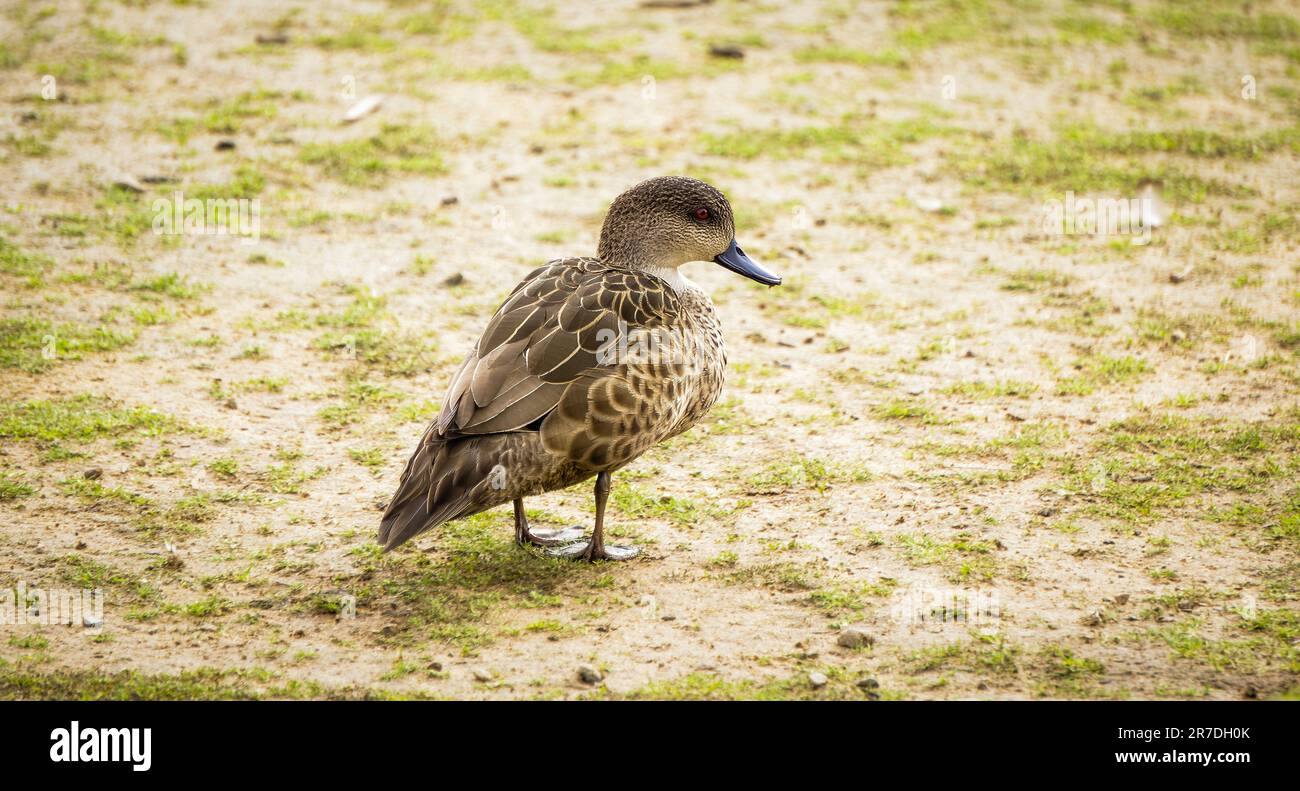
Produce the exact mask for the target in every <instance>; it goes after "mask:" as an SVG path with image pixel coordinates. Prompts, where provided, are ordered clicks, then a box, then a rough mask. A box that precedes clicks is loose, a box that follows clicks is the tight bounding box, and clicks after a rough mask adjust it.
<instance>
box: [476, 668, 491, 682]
mask: <svg viewBox="0 0 1300 791" xmlns="http://www.w3.org/2000/svg"><path fill="white" fill-rule="evenodd" d="M474 680H475V681H483V682H488V681H491V680H492V674H491V673H489V672H488V671H486V670H483V669H482V668H480V669H478V670H475V671H474Z"/></svg>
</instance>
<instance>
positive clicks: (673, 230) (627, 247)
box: [599, 176, 781, 286]
mask: <svg viewBox="0 0 1300 791" xmlns="http://www.w3.org/2000/svg"><path fill="white" fill-rule="evenodd" d="M599 253H600V257H601V259H602V260H605V261H610V262H612V263H616V264H622V265H624V266H635V267H639V268H646V269H651V270H656V269H658V270H675V269H676V268H677V267H679V266H681V265H682V264H685V263H687V262H688V261H715V262H717V263H719V264H721V265H722V266H724V267H726V268H727V269H730V270H731V271H733V272H735V273H737V274H741V275H744V276H745V277H747V278H749V279H750V280H756V281H758V282H759V283H762V284H764V285H767V286H777V285H780V284H781V278H780V277H779V276H778V275H774V274H772V273H771V272H769V271H767V270H766V269H764V268H763V267H761V266H759V265H758V264H757V263H755V262H754V261H753V260H752V259H751V258H750V257H749V256H747V255H745V251H744V250H741V249H740V246H739V245H737V244H736V221H735V218H734V217H733V216H732V213H731V204H729V203H727V199H726V197H724V196H723V194H722V193H721V192H718V191H717V190H716V189H714V188H713V187H710V186H709V185H708V184H705V183H704V182H703V181H698V180H696V179H691V178H685V177H683V176H662V177H660V178H653V179H650V180H649V181H643V182H641V183H640V184H638V185H636V186H635V187H633V188H631V189H630V190H628V191H627V192H624V193H623V194H622V195H619V196H618V198H616V199H615V200H614V203H613V204H611V205H610V207H609V214H607V215H606V216H605V224H604V226H603V227H602V228H601V230H600V250H599Z"/></svg>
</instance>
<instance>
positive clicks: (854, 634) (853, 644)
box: [835, 626, 876, 648]
mask: <svg viewBox="0 0 1300 791" xmlns="http://www.w3.org/2000/svg"><path fill="white" fill-rule="evenodd" d="M835 642H836V643H838V644H839V645H841V646H843V647H845V648H862V647H863V646H869V645H871V644H873V643H875V642H876V638H874V637H872V636H871V635H870V634H868V633H867V631H866V630H865V629H859V628H857V627H855V626H850V627H849V628H847V629H845V630H844V631H842V632H840V636H839V637H838V638H837V639H836V640H835Z"/></svg>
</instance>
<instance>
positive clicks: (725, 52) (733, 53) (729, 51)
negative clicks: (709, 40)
mask: <svg viewBox="0 0 1300 791" xmlns="http://www.w3.org/2000/svg"><path fill="white" fill-rule="evenodd" d="M709 54H710V55H712V56H713V57H715V58H732V59H735V60H743V59H744V57H745V50H743V49H741V48H740V47H738V46H736V45H735V44H713V45H712V46H710V47H709Z"/></svg>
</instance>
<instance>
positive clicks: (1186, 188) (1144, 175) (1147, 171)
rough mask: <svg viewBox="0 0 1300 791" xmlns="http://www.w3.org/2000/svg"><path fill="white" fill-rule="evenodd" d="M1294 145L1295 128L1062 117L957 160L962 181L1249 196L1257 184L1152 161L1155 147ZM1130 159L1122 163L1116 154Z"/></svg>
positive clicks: (1249, 149)
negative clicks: (1249, 133) (1156, 186)
mask: <svg viewBox="0 0 1300 791" xmlns="http://www.w3.org/2000/svg"><path fill="white" fill-rule="evenodd" d="M1294 145H1295V136H1294V133H1292V132H1286V133H1269V134H1268V135H1267V136H1260V137H1258V138H1251V139H1248V140H1241V139H1236V138H1231V139H1230V138H1226V137H1224V136H1222V135H1218V136H1216V135H1213V134H1210V133H1197V132H1186V133H1182V132H1174V131H1168V132H1131V133H1114V132H1107V131H1103V130H1100V129H1099V128H1097V127H1094V126H1088V125H1073V126H1070V125H1067V126H1064V127H1062V128H1060V129H1058V131H1057V134H1056V137H1055V138H1054V139H1052V140H1049V141H1043V140H1036V139H1034V138H1033V137H1031V136H1028V135H1014V136H1012V137H1011V138H1010V139H1007V140H1004V141H1002V142H1001V143H998V144H995V145H994V146H993V147H992V148H990V149H987V150H981V151H978V152H971V153H970V154H959V155H957V156H956V157H955V159H954V162H953V164H954V167H955V169H956V171H957V173H958V174H959V175H961V176H962V177H963V178H964V179H965V180H966V181H968V182H969V183H971V184H973V185H975V186H977V187H984V188H1012V189H1020V190H1028V191H1031V192H1036V193H1038V194H1042V193H1044V192H1047V193H1048V194H1053V193H1054V194H1057V195H1061V196H1063V195H1064V194H1065V192H1066V191H1067V190H1072V191H1074V192H1075V193H1079V194H1084V193H1088V194H1096V195H1104V194H1108V193H1109V194H1112V195H1113V194H1120V195H1135V194H1137V188H1138V185H1139V184H1141V183H1143V182H1145V181H1151V182H1159V183H1161V184H1162V185H1163V192H1164V194H1165V196H1166V197H1167V198H1168V199H1172V200H1177V201H1187V202H1192V203H1200V202H1202V201H1203V200H1205V198H1206V197H1207V196H1228V197H1246V196H1249V195H1251V194H1253V192H1254V190H1253V189H1252V188H1250V187H1247V186H1245V185H1240V184H1232V183H1227V182H1223V181H1219V180H1217V179H1212V178H1202V177H1200V176H1198V175H1195V174H1192V173H1188V172H1184V171H1182V170H1179V169H1178V168H1177V167H1176V166H1174V165H1172V164H1168V163H1164V164H1158V165H1149V164H1145V163H1143V162H1142V161H1141V157H1143V156H1146V155H1150V154H1153V153H1166V152H1172V153H1180V154H1184V155H1187V156H1219V157H1238V158H1249V157H1253V156H1255V155H1256V152H1262V151H1274V150H1277V149H1279V148H1281V147H1284V146H1285V147H1292V146H1294ZM1121 156H1128V157H1130V158H1134V159H1131V161H1129V162H1127V163H1120V162H1118V161H1116V158H1117V157H1121Z"/></svg>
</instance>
